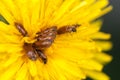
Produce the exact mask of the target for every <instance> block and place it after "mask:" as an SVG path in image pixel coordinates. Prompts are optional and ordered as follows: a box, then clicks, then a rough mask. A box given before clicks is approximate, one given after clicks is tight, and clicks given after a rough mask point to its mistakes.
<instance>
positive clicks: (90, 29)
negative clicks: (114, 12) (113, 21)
mask: <svg viewBox="0 0 120 80" xmlns="http://www.w3.org/2000/svg"><path fill="white" fill-rule="evenodd" d="M111 9H112V7H111V6H108V0H0V14H1V15H2V16H3V17H4V18H5V19H6V20H7V22H8V24H5V23H4V22H2V21H1V22H0V64H1V65H0V80H83V79H84V80H85V79H87V77H91V78H93V79H95V80H109V77H108V76H107V75H106V74H104V73H102V68H103V65H104V64H105V63H107V62H109V61H111V59H112V57H111V56H109V55H107V54H105V53H104V52H103V51H106V50H109V49H110V48H111V43H110V42H108V41H106V40H108V39H109V38H110V35H109V34H106V33H103V32H100V31H99V30H100V26H101V24H102V23H101V21H100V20H96V19H97V18H98V17H100V16H102V15H104V14H105V13H107V12H109V11H110V10H111Z"/></svg>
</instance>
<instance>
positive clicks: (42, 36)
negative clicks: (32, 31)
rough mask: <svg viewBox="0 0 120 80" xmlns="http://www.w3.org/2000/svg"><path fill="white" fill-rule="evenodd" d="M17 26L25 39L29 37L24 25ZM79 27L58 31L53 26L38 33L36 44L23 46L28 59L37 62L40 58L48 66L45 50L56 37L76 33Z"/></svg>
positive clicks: (68, 27)
mask: <svg viewBox="0 0 120 80" xmlns="http://www.w3.org/2000/svg"><path fill="white" fill-rule="evenodd" d="M15 26H16V28H17V30H19V32H20V33H21V34H22V35H23V36H24V37H25V36H28V33H27V31H26V30H25V29H24V27H23V25H22V24H19V23H16V22H15ZM78 26H79V25H78V24H76V25H72V26H63V27H61V28H60V29H58V31H57V27H56V26H53V27H50V28H47V29H45V30H42V31H41V32H38V33H36V35H37V36H36V37H35V39H36V41H35V42H34V43H24V46H23V48H24V49H25V51H26V54H27V56H28V58H29V59H31V60H32V61H36V60H37V58H38V56H39V57H40V58H41V59H42V61H43V62H44V64H46V63H47V56H46V55H45V54H44V50H45V49H47V48H49V47H50V46H51V45H52V43H53V41H54V39H55V38H56V35H57V34H64V33H68V32H76V28H77V27H78Z"/></svg>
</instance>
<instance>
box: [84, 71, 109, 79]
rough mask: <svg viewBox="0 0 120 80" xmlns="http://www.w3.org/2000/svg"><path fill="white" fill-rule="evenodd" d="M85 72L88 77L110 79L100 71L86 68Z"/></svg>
mask: <svg viewBox="0 0 120 80" xmlns="http://www.w3.org/2000/svg"><path fill="white" fill-rule="evenodd" d="M85 72H86V74H87V75H88V76H89V77H91V78H93V79H94V80H110V78H109V77H108V76H107V75H106V74H104V73H102V72H97V71H89V70H86V71H85Z"/></svg>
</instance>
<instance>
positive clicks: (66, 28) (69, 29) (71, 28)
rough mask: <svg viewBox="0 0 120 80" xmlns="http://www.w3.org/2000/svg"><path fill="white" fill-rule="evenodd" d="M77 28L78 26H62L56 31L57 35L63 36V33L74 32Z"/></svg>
mask: <svg viewBox="0 0 120 80" xmlns="http://www.w3.org/2000/svg"><path fill="white" fill-rule="evenodd" d="M79 26H80V25H79V24H75V25H69V26H63V27H61V28H59V29H58V31H57V33H58V34H64V33H70V32H76V28H77V27H79Z"/></svg>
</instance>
